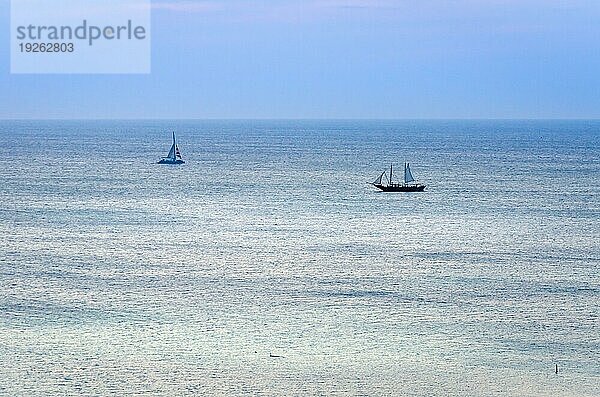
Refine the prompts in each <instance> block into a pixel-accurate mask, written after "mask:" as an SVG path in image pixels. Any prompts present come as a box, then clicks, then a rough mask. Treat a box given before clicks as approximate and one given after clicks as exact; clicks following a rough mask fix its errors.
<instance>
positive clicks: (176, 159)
mask: <svg viewBox="0 0 600 397" xmlns="http://www.w3.org/2000/svg"><path fill="white" fill-rule="evenodd" d="M184 163H185V161H183V158H182V157H181V152H180V151H179V146H178V145H177V141H176V140H175V132H173V145H172V146H171V150H169V154H168V155H167V157H163V158H162V159H160V161H159V162H158V164H184Z"/></svg>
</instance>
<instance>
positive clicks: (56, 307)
mask: <svg viewBox="0 0 600 397" xmlns="http://www.w3.org/2000/svg"><path fill="white" fill-rule="evenodd" d="M171 131H176V132H177V135H178V141H179V144H180V148H181V151H182V154H183V157H184V159H185V160H186V161H187V163H186V164H185V165H182V166H165V165H157V164H156V161H157V160H159V159H160V157H162V156H166V154H167V152H168V150H169V147H170V145H171V135H170V134H171ZM0 137H1V145H0V233H1V239H0V362H1V365H0V395H6V396H54V395H59V396H80V395H82V396H110V395H115V396H139V395H167V396H186V395H188V396H246V395H253V396H329V395H334V396H415V397H417V396H419V397H421V396H423V397H425V396H475V397H476V396H482V397H483V396H519V397H522V396H552V397H557V396H565V397H566V396H573V397H587V396H600V121H458V120H456V121H1V122H0ZM404 161H409V162H410V163H411V168H412V171H413V174H414V175H415V177H416V178H417V179H419V181H420V182H422V183H424V184H426V185H427V189H426V190H425V192H423V193H380V192H378V191H377V190H376V189H375V188H374V187H373V186H371V185H369V184H367V183H366V182H371V181H373V180H375V178H377V177H378V176H379V175H380V174H381V172H383V171H384V170H385V169H387V168H389V165H390V163H392V162H393V163H395V164H396V166H397V169H398V170H399V171H401V169H402V164H403V163H404ZM273 356H275V357H273ZM556 365H558V370H559V371H558V374H557V373H555V372H556Z"/></svg>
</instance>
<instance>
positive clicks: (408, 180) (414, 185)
mask: <svg viewBox="0 0 600 397" xmlns="http://www.w3.org/2000/svg"><path fill="white" fill-rule="evenodd" d="M393 175H394V165H393V164H392V165H390V175H389V177H388V175H387V171H383V173H382V174H381V175H379V178H377V179H375V181H374V182H372V183H371V184H372V185H373V186H375V187H376V188H377V189H379V190H382V191H384V192H422V191H423V190H425V185H422V184H420V183H418V182H417V181H416V180H415V178H414V177H413V175H412V172H411V171H410V164H408V163H404V183H401V182H394V181H393V179H392V178H393ZM384 178H385V183H384Z"/></svg>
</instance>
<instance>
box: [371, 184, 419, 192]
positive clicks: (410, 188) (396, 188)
mask: <svg viewBox="0 0 600 397" xmlns="http://www.w3.org/2000/svg"><path fill="white" fill-rule="evenodd" d="M373 186H375V187H376V188H377V189H379V190H381V191H384V192H422V191H423V190H425V185H401V184H397V185H396V184H394V185H379V184H374V185H373Z"/></svg>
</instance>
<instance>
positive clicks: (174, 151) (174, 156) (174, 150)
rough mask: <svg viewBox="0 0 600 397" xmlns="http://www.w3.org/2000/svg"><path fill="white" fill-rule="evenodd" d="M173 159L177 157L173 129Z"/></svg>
mask: <svg viewBox="0 0 600 397" xmlns="http://www.w3.org/2000/svg"><path fill="white" fill-rule="evenodd" d="M173 159H177V143H176V142H175V131H173Z"/></svg>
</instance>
